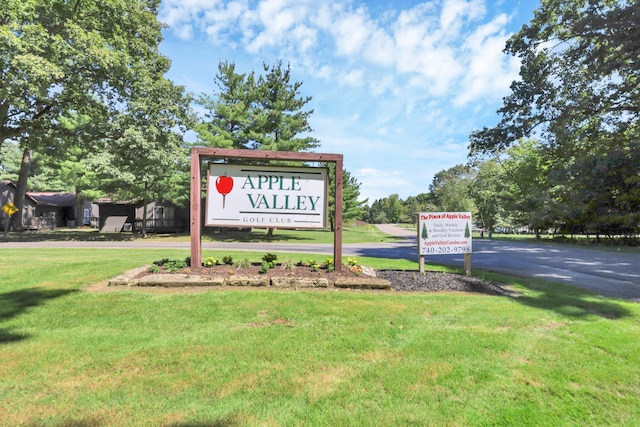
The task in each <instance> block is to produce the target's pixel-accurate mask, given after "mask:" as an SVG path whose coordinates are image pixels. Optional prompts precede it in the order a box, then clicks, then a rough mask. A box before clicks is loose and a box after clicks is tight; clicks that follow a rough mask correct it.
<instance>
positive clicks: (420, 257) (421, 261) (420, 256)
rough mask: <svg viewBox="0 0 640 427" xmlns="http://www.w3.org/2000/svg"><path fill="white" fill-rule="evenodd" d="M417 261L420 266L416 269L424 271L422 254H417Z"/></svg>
mask: <svg viewBox="0 0 640 427" xmlns="http://www.w3.org/2000/svg"><path fill="white" fill-rule="evenodd" d="M418 262H419V263H420V264H419V265H420V267H419V269H418V271H419V272H420V273H424V255H418Z"/></svg>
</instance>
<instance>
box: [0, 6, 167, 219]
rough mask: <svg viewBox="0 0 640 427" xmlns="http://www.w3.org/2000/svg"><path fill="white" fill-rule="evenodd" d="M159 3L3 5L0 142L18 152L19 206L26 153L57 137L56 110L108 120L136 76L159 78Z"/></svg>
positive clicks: (163, 61)
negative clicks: (103, 116)
mask: <svg viewBox="0 0 640 427" xmlns="http://www.w3.org/2000/svg"><path fill="white" fill-rule="evenodd" d="M159 3H160V2H159V0H132V1H127V2H113V1H107V0H99V1H93V2H86V1H82V0H47V1H38V0H26V1H25V0H5V1H4V2H3V3H2V7H1V8H0V24H1V25H0V52H2V55H1V56H0V87H1V88H2V91H1V93H2V98H0V144H2V143H3V142H4V141H5V140H8V139H11V140H15V141H18V142H19V143H20V146H21V149H22V150H23V156H22V157H23V160H22V166H21V173H20V177H19V179H18V192H17V195H16V197H17V202H18V203H17V205H18V207H19V208H21V207H22V204H23V199H24V193H25V191H26V182H27V178H28V175H29V173H28V172H29V168H30V166H31V156H32V153H33V151H34V150H35V151H39V150H41V149H42V147H44V146H45V145H46V144H47V141H51V139H52V138H53V139H55V138H56V137H62V136H64V132H65V130H64V129H62V128H61V126H60V123H59V122H58V121H57V120H56V119H57V118H58V117H59V116H60V115H61V114H65V113H66V112H69V111H75V112H76V113H78V114H80V115H83V114H86V115H89V116H90V117H92V118H94V117H95V114H96V112H97V111H101V112H102V113H104V114H106V115H107V116H108V117H111V118H113V117H115V116H117V115H118V114H120V113H121V109H122V105H123V103H125V102H126V100H127V99H129V98H130V97H131V95H132V92H133V91H135V90H136V87H139V82H140V81H146V82H148V81H153V80H160V79H163V76H162V74H163V73H164V72H165V71H166V70H167V68H168V66H169V61H168V59H167V58H165V57H163V56H162V55H160V53H159V52H158V44H159V43H160V41H161V39H162V35H161V29H162V24H161V23H160V22H159V21H158V20H157V19H156V16H157V10H158V7H159ZM147 77H149V78H147ZM102 113H101V114H102ZM102 136H104V135H102ZM16 217H19V218H21V215H20V214H18V215H16ZM20 228H21V227H20Z"/></svg>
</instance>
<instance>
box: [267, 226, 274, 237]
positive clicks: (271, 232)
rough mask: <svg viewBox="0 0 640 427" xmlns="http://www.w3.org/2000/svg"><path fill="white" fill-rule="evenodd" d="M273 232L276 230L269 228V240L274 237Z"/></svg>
mask: <svg viewBox="0 0 640 427" xmlns="http://www.w3.org/2000/svg"><path fill="white" fill-rule="evenodd" d="M273 230H275V228H267V237H268V238H271V237H273Z"/></svg>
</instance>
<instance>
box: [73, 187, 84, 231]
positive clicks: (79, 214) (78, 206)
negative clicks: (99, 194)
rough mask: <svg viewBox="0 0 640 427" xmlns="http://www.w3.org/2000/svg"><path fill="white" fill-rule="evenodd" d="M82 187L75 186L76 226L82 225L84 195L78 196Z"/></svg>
mask: <svg viewBox="0 0 640 427" xmlns="http://www.w3.org/2000/svg"><path fill="white" fill-rule="evenodd" d="M81 192H82V189H81V188H80V187H79V186H76V214H75V216H76V217H75V218H74V219H75V221H76V227H82V226H84V197H80V193H81Z"/></svg>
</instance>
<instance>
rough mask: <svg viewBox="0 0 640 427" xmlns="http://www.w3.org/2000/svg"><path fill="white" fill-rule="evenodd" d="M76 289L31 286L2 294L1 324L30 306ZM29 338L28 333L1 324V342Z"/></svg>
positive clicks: (0, 295)
mask: <svg viewBox="0 0 640 427" xmlns="http://www.w3.org/2000/svg"><path fill="white" fill-rule="evenodd" d="M74 292H78V291H76V290H63V289H42V288H30V289H22V290H19V291H14V292H7V293H4V294H0V325H1V324H2V323H3V322H7V321H9V320H11V319H12V318H14V317H17V316H19V315H21V314H23V313H24V312H26V311H27V310H28V309H29V308H32V307H37V306H40V305H42V304H44V303H45V302H47V301H48V300H51V299H54V298H59V297H62V296H65V295H68V294H70V293H74ZM27 338H29V336H28V335H26V334H22V333H15V332H13V331H12V330H11V328H5V327H1V326H0V344H6V343H10V342H16V341H22V340H24V339H27Z"/></svg>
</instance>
